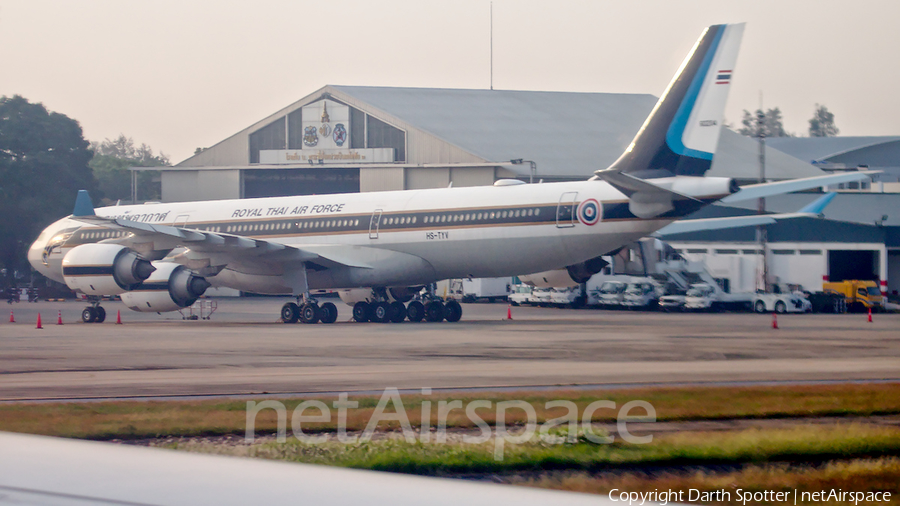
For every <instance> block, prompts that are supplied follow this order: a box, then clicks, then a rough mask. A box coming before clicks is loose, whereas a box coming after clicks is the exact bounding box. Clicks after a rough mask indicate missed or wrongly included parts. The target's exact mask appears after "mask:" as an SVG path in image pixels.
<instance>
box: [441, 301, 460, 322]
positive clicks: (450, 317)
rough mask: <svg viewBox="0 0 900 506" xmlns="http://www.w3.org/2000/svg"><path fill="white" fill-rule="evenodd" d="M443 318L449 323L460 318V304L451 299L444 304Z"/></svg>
mask: <svg viewBox="0 0 900 506" xmlns="http://www.w3.org/2000/svg"><path fill="white" fill-rule="evenodd" d="M444 318H446V319H447V321H448V322H450V323H456V322H458V321H459V319H460V318H462V306H460V305H459V302H456V301H455V300H451V301H450V302H448V303H447V304H445V305H444Z"/></svg>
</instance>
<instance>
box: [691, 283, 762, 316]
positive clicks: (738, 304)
mask: <svg viewBox="0 0 900 506" xmlns="http://www.w3.org/2000/svg"><path fill="white" fill-rule="evenodd" d="M754 295H755V294H750V293H728V292H726V291H725V290H722V288H721V287H720V286H719V285H718V283H708V282H704V283H694V284H692V285H691V287H690V288H689V289H688V291H687V293H686V294H685V298H684V308H685V309H688V310H694V311H703V310H709V311H722V310H725V309H730V310H742V309H749V308H751V307H753V306H752V302H753V300H752V299H753V296H754Z"/></svg>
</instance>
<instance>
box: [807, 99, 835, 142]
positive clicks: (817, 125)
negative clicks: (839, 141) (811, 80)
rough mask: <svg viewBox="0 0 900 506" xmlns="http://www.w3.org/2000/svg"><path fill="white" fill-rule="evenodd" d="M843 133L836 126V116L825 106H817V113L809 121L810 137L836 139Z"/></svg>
mask: <svg viewBox="0 0 900 506" xmlns="http://www.w3.org/2000/svg"><path fill="white" fill-rule="evenodd" d="M839 133H841V131H840V130H838V127H836V126H835V125H834V114H833V113H831V112H830V111H829V110H828V108H827V107H825V106H824V105H819V104H816V112H815V113H813V117H812V119H811V120H809V136H810V137H834V136H835V135H837V134H839Z"/></svg>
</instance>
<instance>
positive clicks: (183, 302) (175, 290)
mask: <svg viewBox="0 0 900 506" xmlns="http://www.w3.org/2000/svg"><path fill="white" fill-rule="evenodd" d="M154 267H156V270H155V271H154V272H153V274H151V275H150V277H149V278H147V280H146V281H144V282H143V283H141V284H140V285H138V286H137V287H136V288H135V289H134V290H131V291H128V292H125V293H123V294H122V302H124V303H125V305H126V306H128V308H129V309H131V310H133V311H142V312H148V313H163V312H166V311H176V310H178V309H181V308H183V307H188V306H190V305H191V304H193V303H194V302H196V301H197V298H198V297H200V296H201V295H203V293H204V292H205V291H206V289H207V288H209V286H210V284H209V281H207V280H206V279H205V278H203V277H200V276H197V275H195V274H193V273H191V271H189V270H188V269H187V268H186V267H185V266H183V265H179V264H176V263H172V262H154Z"/></svg>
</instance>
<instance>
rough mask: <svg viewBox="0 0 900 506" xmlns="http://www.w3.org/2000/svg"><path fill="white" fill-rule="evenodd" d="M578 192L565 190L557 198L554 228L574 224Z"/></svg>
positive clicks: (568, 226) (567, 226) (572, 225)
mask: <svg viewBox="0 0 900 506" xmlns="http://www.w3.org/2000/svg"><path fill="white" fill-rule="evenodd" d="M577 198H578V192H566V193H563V194H562V196H561V197H560V198H559V205H557V206H556V228H570V227H574V226H575V200H576V199H577Z"/></svg>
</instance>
